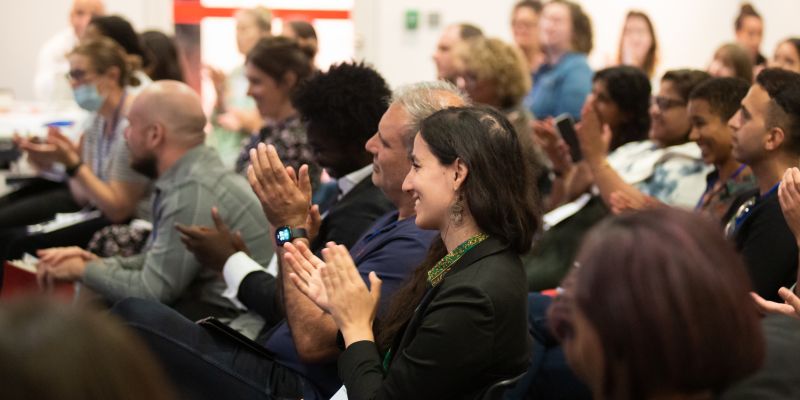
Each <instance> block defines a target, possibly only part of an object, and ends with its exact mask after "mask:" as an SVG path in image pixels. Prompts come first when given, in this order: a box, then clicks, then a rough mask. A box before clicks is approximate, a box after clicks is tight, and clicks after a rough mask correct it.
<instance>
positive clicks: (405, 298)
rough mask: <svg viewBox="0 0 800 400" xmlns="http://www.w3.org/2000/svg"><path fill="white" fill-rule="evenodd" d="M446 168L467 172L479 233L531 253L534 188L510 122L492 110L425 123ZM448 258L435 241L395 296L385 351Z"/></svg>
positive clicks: (385, 328)
mask: <svg viewBox="0 0 800 400" xmlns="http://www.w3.org/2000/svg"><path fill="white" fill-rule="evenodd" d="M419 134H420V135H421V136H422V139H423V140H424V141H425V143H426V144H427V145H428V147H429V148H430V151H431V153H433V155H434V156H435V157H436V159H437V160H438V161H439V162H440V163H441V164H443V165H451V164H452V163H454V162H455V161H456V160H457V159H458V160H461V161H462V162H463V163H464V164H466V166H467V169H468V170H469V173H468V175H467V178H466V179H465V180H464V183H463V185H462V189H461V190H462V193H463V195H464V200H465V202H466V206H467V208H468V209H469V212H470V214H471V215H472V218H473V219H474V220H475V223H476V224H477V225H478V228H479V229H480V230H481V231H482V232H484V233H486V234H488V235H489V236H491V237H493V238H496V239H499V240H500V241H502V242H504V243H508V244H509V245H510V246H511V248H512V249H513V250H514V251H516V252H517V253H520V254H522V253H525V252H527V251H528V250H529V249H530V246H531V242H532V239H533V234H534V233H535V232H536V230H537V229H538V227H539V218H540V210H539V207H538V203H537V198H538V197H537V193H536V186H535V185H533V184H531V178H530V174H531V171H529V170H528V168H526V167H527V166H528V165H529V163H528V162H527V161H526V157H527V156H526V155H525V154H524V152H523V149H522V146H521V145H520V141H519V137H518V136H517V133H516V131H515V130H514V128H513V126H512V125H511V123H510V122H509V121H508V120H507V119H506V118H505V117H504V116H503V115H502V114H500V113H499V112H497V111H495V110H494V109H492V108H488V107H454V108H448V109H444V110H440V111H437V112H436V113H434V114H433V115H431V116H430V117H428V118H426V119H425V120H423V121H422V124H421V126H420V133H419ZM446 254H447V250H446V248H445V246H444V243H443V242H442V239H441V237H439V238H437V239H435V240H434V242H433V243H432V244H431V247H430V249H429V250H428V254H427V256H426V257H425V260H424V261H423V262H422V264H421V265H420V266H419V267H417V269H416V270H415V271H414V272H413V273H412V276H411V278H410V279H409V280H408V281H407V282H406V284H405V285H404V286H403V287H402V288H400V289H399V290H398V291H397V293H396V294H395V295H394V296H393V298H392V301H391V303H390V305H389V309H388V312H387V314H386V316H385V318H384V319H383V322H382V323H381V324H380V325H379V326H380V329H379V333H378V344H379V345H380V347H381V348H382V349H384V350H387V349H388V348H389V346H390V345H391V341H392V338H393V337H394V336H395V334H397V333H398V331H399V330H400V328H401V327H402V326H403V324H404V323H405V322H406V321H407V320H408V319H409V318H410V317H411V315H412V314H413V313H414V309H415V308H416V306H417V304H418V303H419V301H420V300H421V299H422V296H423V295H424V293H425V289H426V287H427V282H426V278H427V272H428V270H430V268H432V267H433V266H434V265H435V264H436V262H437V261H439V259H441V258H442V257H444V256H445V255H446Z"/></svg>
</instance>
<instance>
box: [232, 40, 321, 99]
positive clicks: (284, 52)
mask: <svg viewBox="0 0 800 400" xmlns="http://www.w3.org/2000/svg"><path fill="white" fill-rule="evenodd" d="M246 62H247V63H250V64H252V65H253V66H255V67H256V68H258V69H259V70H261V71H262V72H264V73H265V74H267V75H269V77H270V78H272V79H274V80H275V81H276V82H283V80H284V78H285V76H286V73H287V72H293V73H294V74H295V75H296V76H297V83H300V82H302V81H303V80H305V79H306V78H308V77H309V76H310V75H311V71H312V70H313V65H311V56H310V55H309V54H308V53H307V52H306V51H305V50H304V49H302V48H301V47H300V46H299V45H298V44H297V41H295V40H294V39H289V38H287V37H283V36H273V37H265V38H262V39H261V40H259V41H258V42H257V43H256V45H255V46H253V49H252V50H250V52H249V53H247V59H246ZM295 87H296V86H295Z"/></svg>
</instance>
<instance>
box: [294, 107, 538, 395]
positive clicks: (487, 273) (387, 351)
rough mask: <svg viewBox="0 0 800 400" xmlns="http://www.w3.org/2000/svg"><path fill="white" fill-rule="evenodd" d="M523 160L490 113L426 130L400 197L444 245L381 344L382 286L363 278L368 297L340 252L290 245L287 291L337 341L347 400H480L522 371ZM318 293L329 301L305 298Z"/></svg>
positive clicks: (528, 217)
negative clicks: (310, 305)
mask: <svg viewBox="0 0 800 400" xmlns="http://www.w3.org/2000/svg"><path fill="white" fill-rule="evenodd" d="M524 157H525V156H524V154H523V150H522V146H521V145H520V142H519V140H518V137H517V135H516V133H515V131H514V129H513V128H512V127H511V124H510V123H509V122H508V121H507V120H506V119H505V118H504V117H503V116H502V115H500V114H499V113H498V112H497V111H494V110H491V109H487V108H449V109H446V110H442V111H439V112H437V113H435V114H433V115H432V116H430V117H428V118H427V119H425V120H424V121H423V122H422V125H421V127H420V132H419V133H418V134H417V136H416V138H415V139H414V148H413V151H412V154H411V160H412V169H411V171H409V173H408V175H407V176H406V179H405V182H404V183H403V189H404V190H405V191H408V192H411V193H413V197H414V198H415V199H416V203H415V204H416V205H415V211H416V224H417V225H418V226H419V227H420V228H423V229H435V230H438V231H439V235H440V239H438V240H436V241H435V242H434V243H433V244H432V245H431V249H430V250H429V252H428V256H427V258H426V261H423V263H422V265H421V266H420V267H418V268H417V269H416V270H415V272H414V273H413V275H412V277H411V278H410V280H409V282H408V283H407V284H406V285H405V286H404V287H403V288H401V289H400V290H399V291H398V292H397V293H396V294H395V295H394V296H393V298H392V299H391V305H390V306H389V311H388V312H387V315H386V316H384V320H383V321H380V323H379V324H378V325H379V328H378V332H379V334H378V337H377V339H378V340H377V341H376V337H375V335H374V334H373V329H372V328H373V320H374V319H375V310H376V306H377V303H378V301H379V299H378V297H379V295H378V293H379V290H378V289H379V288H380V286H379V285H380V280H379V278H378V277H377V276H376V275H375V274H374V273H372V274H370V284H371V290H368V289H367V286H366V285H365V284H364V281H363V280H362V278H361V277H360V276H359V275H358V272H357V271H356V269H355V268H354V267H353V261H352V259H350V256H349V254H348V252H347V249H345V248H344V247H343V246H336V245H334V244H329V246H328V247H327V248H326V249H324V250H323V252H322V254H323V257H324V258H325V262H324V263H323V262H322V260H319V259H316V257H314V256H313V255H312V254H311V253H310V252H308V251H304V250H305V249H303V247H304V246H303V245H302V244H301V242H300V241H296V242H295V243H298V245H297V247H295V246H294V245H292V244H287V249H288V250H289V252H288V253H287V254H288V255H287V256H286V258H285V260H286V262H287V264H288V265H289V266H290V267H291V268H292V269H293V270H294V271H295V272H294V274H292V275H291V279H292V281H293V282H294V283H295V284H296V285H297V286H298V287H299V288H300V289H301V290H302V291H303V292H304V293H306V294H307V295H309V297H310V298H311V299H312V300H313V301H315V302H316V303H317V304H318V305H319V306H320V307H321V308H322V309H325V310H327V311H328V312H330V313H331V315H332V316H333V319H334V321H335V322H336V325H337V326H338V327H339V329H340V331H341V333H342V336H343V338H344V344H345V346H346V349H345V350H344V352H343V353H342V354H341V355H340V357H339V361H338V364H339V376H340V377H341V378H342V380H343V381H344V385H345V386H346V388H347V395H348V397H349V398H354V399H412V398H413V399H442V398H448V399H449V398H453V399H466V398H476V397H477V396H479V395H481V394H482V393H483V391H484V390H485V389H486V388H487V387H489V386H490V385H492V384H493V383H495V382H496V381H500V380H502V379H508V378H512V377H515V376H517V375H519V374H520V373H522V372H523V371H524V370H525V368H526V367H527V364H528V351H529V337H528V332H527V323H526V320H525V301H526V293H527V287H526V285H525V275H524V272H523V271H522V265H521V262H520V259H519V254H520V253H522V252H525V251H526V250H527V249H528V248H529V247H530V243H531V239H532V236H533V233H534V232H535V231H536V228H537V226H538V215H537V211H536V210H535V209H534V208H535V206H534V204H536V203H535V200H534V199H535V196H536V194H535V190H534V189H533V187H532V186H531V185H530V184H528V182H529V178H528V174H529V172H528V171H527V170H526V168H525V160H524ZM498 177H503V178H502V179H497V178H498ZM301 249H302V250H303V251H301ZM312 265H316V266H318V268H319V269H315V267H313V266H312ZM317 272H319V273H317ZM309 284H311V286H309ZM320 285H322V286H324V293H325V295H324V296H320V295H319V294H320V292H319V291H317V292H315V293H313V294H312V292H310V291H309V287H315V288H320Z"/></svg>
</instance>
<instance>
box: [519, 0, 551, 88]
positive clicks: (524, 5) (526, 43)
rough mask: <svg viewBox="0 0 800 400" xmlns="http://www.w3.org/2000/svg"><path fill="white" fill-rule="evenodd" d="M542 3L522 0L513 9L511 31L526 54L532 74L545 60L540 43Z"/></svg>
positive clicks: (534, 0)
mask: <svg viewBox="0 0 800 400" xmlns="http://www.w3.org/2000/svg"><path fill="white" fill-rule="evenodd" d="M541 13H542V3H541V2H540V1H538V0H522V1H520V2H519V3H517V4H515V5H514V10H513V11H511V33H512V34H513V35H514V43H516V45H517V47H519V49H520V50H521V51H522V54H523V55H524V56H525V61H526V63H527V67H528V71H529V72H530V74H531V75H533V73H534V72H536V70H537V69H539V66H540V65H541V64H542V61H544V54H542V48H541V47H540V44H539V15H540V14H541Z"/></svg>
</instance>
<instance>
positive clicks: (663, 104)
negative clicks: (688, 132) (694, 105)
mask: <svg viewBox="0 0 800 400" xmlns="http://www.w3.org/2000/svg"><path fill="white" fill-rule="evenodd" d="M650 104H651V105H653V104H655V105H656V106H658V109H659V110H661V111H666V110H669V109H670V108H674V107H686V102H685V101H683V100H678V99H670V98H669V97H664V96H653V97H651V98H650Z"/></svg>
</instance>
